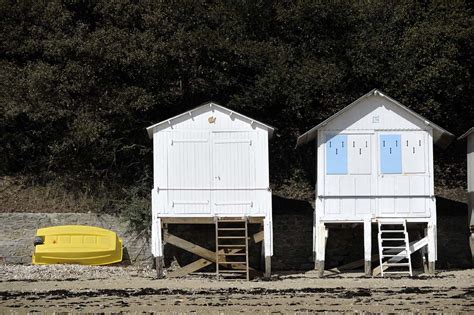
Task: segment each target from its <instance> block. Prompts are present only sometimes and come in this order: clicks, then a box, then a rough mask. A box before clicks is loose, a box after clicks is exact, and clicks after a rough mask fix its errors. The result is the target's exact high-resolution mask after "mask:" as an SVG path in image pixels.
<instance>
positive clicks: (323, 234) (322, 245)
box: [315, 222, 328, 277]
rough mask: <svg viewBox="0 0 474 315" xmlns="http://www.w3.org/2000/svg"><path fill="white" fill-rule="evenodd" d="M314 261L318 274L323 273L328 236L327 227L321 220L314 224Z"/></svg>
mask: <svg viewBox="0 0 474 315" xmlns="http://www.w3.org/2000/svg"><path fill="white" fill-rule="evenodd" d="M316 233H317V235H316V261H315V269H318V275H319V276H320V277H322V276H323V275H324V260H325V255H326V241H327V237H328V229H327V228H326V226H325V224H324V223H323V222H318V223H317V225H316Z"/></svg>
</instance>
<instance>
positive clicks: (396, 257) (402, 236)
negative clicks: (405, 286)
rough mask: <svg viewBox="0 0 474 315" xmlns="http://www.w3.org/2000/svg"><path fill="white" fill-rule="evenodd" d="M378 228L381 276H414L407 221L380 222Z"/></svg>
mask: <svg viewBox="0 0 474 315" xmlns="http://www.w3.org/2000/svg"><path fill="white" fill-rule="evenodd" d="M378 226H379V233H378V241H379V259H380V273H381V276H382V277H383V276H384V274H399V275H409V276H412V275H413V272H412V267H411V258H410V242H409V239H408V232H407V223H406V220H396V219H391V220H378ZM384 270H385V271H384Z"/></svg>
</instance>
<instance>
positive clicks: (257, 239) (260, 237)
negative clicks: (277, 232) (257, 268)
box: [252, 231, 264, 244]
mask: <svg viewBox="0 0 474 315" xmlns="http://www.w3.org/2000/svg"><path fill="white" fill-rule="evenodd" d="M263 238H264V233H263V231H260V232H257V233H255V234H254V235H253V236H252V239H253V242H254V243H255V244H258V243H260V242H261V241H263Z"/></svg>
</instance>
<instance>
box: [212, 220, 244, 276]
mask: <svg viewBox="0 0 474 315" xmlns="http://www.w3.org/2000/svg"><path fill="white" fill-rule="evenodd" d="M215 225H216V276H217V279H219V278H220V277H221V276H225V277H234V278H236V277H238V278H242V277H245V278H246V279H247V280H249V279H250V275H249V255H248V247H249V245H248V243H249V242H248V240H249V237H248V220H247V218H227V217H216V219H215Z"/></svg>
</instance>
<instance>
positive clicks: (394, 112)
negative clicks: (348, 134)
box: [321, 95, 431, 130]
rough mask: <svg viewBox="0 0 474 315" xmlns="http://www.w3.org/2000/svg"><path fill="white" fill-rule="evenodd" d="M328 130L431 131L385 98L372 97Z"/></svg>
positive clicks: (335, 122) (331, 122)
mask: <svg viewBox="0 0 474 315" xmlns="http://www.w3.org/2000/svg"><path fill="white" fill-rule="evenodd" d="M321 129H326V130H331V129H332V130H382V129H383V130H431V127H429V125H427V124H425V123H424V122H423V121H421V120H420V119H418V118H417V117H414V116H413V115H411V114H410V113H408V112H407V111H405V110H403V109H401V108H400V107H399V106H397V105H395V104H393V103H392V102H391V101H389V100H388V99H387V98H385V97H381V96H379V95H371V96H370V97H367V98H365V99H364V100H362V101H361V102H360V103H359V104H358V105H357V106H353V107H351V108H350V109H348V110H347V111H346V112H344V113H343V114H341V115H339V116H337V117H335V118H334V119H333V120H331V121H329V122H328V123H327V125H325V126H322V128H321Z"/></svg>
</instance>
